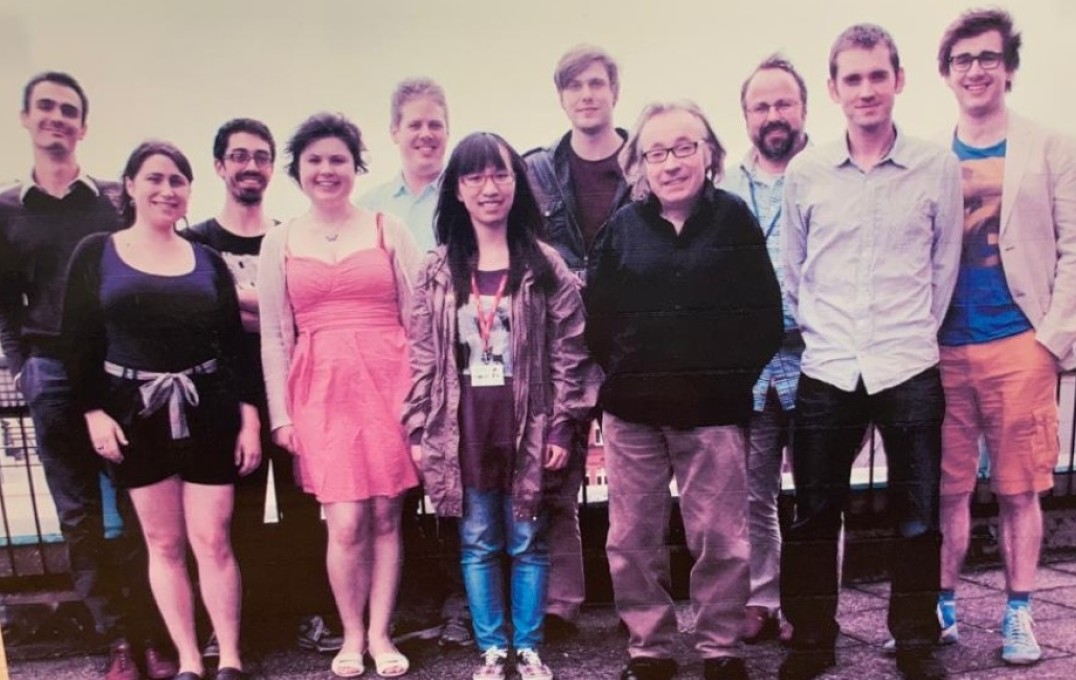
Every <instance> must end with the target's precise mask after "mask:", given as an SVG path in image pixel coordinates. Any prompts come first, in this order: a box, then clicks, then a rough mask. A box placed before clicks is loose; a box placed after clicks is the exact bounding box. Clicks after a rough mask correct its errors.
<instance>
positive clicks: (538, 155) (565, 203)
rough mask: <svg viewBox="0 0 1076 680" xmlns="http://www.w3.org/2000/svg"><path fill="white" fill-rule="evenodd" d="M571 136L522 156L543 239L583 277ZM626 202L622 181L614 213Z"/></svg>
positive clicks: (584, 251) (584, 257)
mask: <svg viewBox="0 0 1076 680" xmlns="http://www.w3.org/2000/svg"><path fill="white" fill-rule="evenodd" d="M617 134H619V135H620V136H621V137H622V138H624V139H627V138H628V133H627V131H626V130H622V129H620V128H617ZM571 137H572V133H571V132H568V133H567V134H565V135H564V136H563V137H560V138H559V139H557V140H556V141H554V142H553V143H552V144H550V145H549V146H548V147H545V148H537V149H532V150H530V151H528V152H527V153H526V154H525V155H524V156H523V160H524V161H525V162H526V163H527V178H528V179H529V181H530V185H531V191H533V192H534V197H535V198H536V199H537V200H538V207H539V208H541V210H542V216H543V217H544V218H545V234H544V238H543V240H544V241H545V242H546V243H548V244H549V245H551V246H553V247H554V248H556V249H557V252H558V253H560V256H561V257H562V258H564V262H565V264H567V265H568V268H569V269H571V270H572V271H573V272H576V273H579V274H582V272H583V271H584V270H586V268H587V249H586V244H585V241H584V240H583V229H582V227H581V226H580V225H579V204H578V203H577V202H576V200H575V187H574V186H573V185H572V178H571V171H570V169H569V167H568V151H569V149H570V143H571ZM628 199H629V195H628V185H627V183H626V182H624V180H623V179H621V183H620V186H619V187H618V189H617V193H616V197H615V198H614V199H613V203H614V212H615V208H619V207H620V206H622V205H624V204H625V203H627V202H628Z"/></svg>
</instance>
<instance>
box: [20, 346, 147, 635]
mask: <svg viewBox="0 0 1076 680" xmlns="http://www.w3.org/2000/svg"><path fill="white" fill-rule="evenodd" d="M21 383H22V391H23V395H24V396H25V397H26V404H27V406H28V407H29V409H30V416H31V418H32V419H33V421H34V431H35V434H36V438H37V454H38V457H39V458H40V460H41V464H42V466H43V468H44V470H45V481H46V482H47V483H48V487H49V492H50V493H51V494H52V500H53V503H55V505H56V514H57V516H58V517H59V520H60V531H61V533H62V534H63V537H64V541H65V542H66V543H67V552H68V562H69V564H70V570H71V580H72V582H73V584H74V587H75V592H76V593H78V595H79V597H80V598H81V599H82V601H83V603H84V604H85V605H86V607H87V608H88V609H89V610H90V614H91V615H92V616H93V620H94V625H95V626H96V628H97V631H98V632H99V633H101V634H103V635H106V636H108V637H110V638H116V637H120V636H123V635H125V634H126V633H127V631H135V630H138V631H140V632H146V633H147V635H151V636H154V637H155V636H156V634H157V633H158V632H159V631H160V626H161V624H160V622H159V619H158V618H157V616H156V614H155V613H154V612H155V608H154V607H153V603H152V601H151V599H150V591H149V583H148V579H147V576H148V575H147V573H146V566H145V565H146V556H145V550H144V547H143V543H142V540H141V536H140V535H139V528H138V521H137V519H136V518H135V515H134V511H133V508H132V506H131V503H130V499H129V498H128V497H127V493H126V492H124V491H117V492H116V509H117V510H118V512H119V515H120V518H121V519H122V525H123V531H122V535H121V536H119V537H117V538H116V539H115V540H105V529H106V526H105V507H104V504H103V502H102V497H101V494H102V487H103V485H102V482H101V472H102V470H103V469H104V465H103V462H102V459H101V457H100V456H98V455H97V454H96V452H94V450H93V446H92V445H91V443H90V436H89V434H88V433H87V431H86V423H85V421H84V420H83V418H82V414H80V413H77V412H76V409H75V408H74V405H73V404H72V403H71V386H70V383H69V382H68V379H67V373H66V371H65V370H64V366H63V362H61V361H60V360H58V359H51V358H45V357H30V358H29V359H27V360H26V363H25V365H24V366H23V370H22V378H21ZM105 489H106V490H107V487H105ZM110 528H114V527H110ZM124 587H129V588H130V592H131V594H130V597H129V598H124V596H123V589H124ZM125 599H126V600H127V601H125ZM132 609H133V610H134V611H132Z"/></svg>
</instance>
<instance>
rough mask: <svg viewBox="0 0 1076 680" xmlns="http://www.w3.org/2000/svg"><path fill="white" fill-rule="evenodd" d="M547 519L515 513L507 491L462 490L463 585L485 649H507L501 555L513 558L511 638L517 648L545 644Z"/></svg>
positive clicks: (461, 540) (478, 638) (481, 644)
mask: <svg viewBox="0 0 1076 680" xmlns="http://www.w3.org/2000/svg"><path fill="white" fill-rule="evenodd" d="M543 524H544V522H543V520H542V519H541V518H539V519H538V520H522V519H518V518H516V517H514V516H513V513H512V496H511V494H510V493H507V492H505V491H500V490H497V491H476V490H475V489H471V488H466V489H464V490H463V521H461V522H460V544H461V546H460V552H461V554H462V558H461V563H462V566H463V584H464V587H465V588H466V589H467V602H468V604H469V605H470V608H471V617H472V619H473V620H474V636H475V641H476V643H477V644H478V649H479V650H480V651H483V652H484V651H486V650H487V649H489V648H491V647H499V648H501V649H508V631H507V623H506V621H505V609H506V602H505V592H504V569H503V563H502V558H503V556H504V554H505V553H506V552H507V553H508V556H509V557H510V558H511V563H512V564H511V574H512V576H511V588H512V593H511V597H512V602H511V612H512V641H513V647H514V648H515V649H517V650H518V649H538V647H539V645H540V644H541V642H542V615H543V611H544V609H545V591H546V579H547V577H548V575H549V551H548V549H547V547H546V543H545V536H544V531H543V527H542V525H543Z"/></svg>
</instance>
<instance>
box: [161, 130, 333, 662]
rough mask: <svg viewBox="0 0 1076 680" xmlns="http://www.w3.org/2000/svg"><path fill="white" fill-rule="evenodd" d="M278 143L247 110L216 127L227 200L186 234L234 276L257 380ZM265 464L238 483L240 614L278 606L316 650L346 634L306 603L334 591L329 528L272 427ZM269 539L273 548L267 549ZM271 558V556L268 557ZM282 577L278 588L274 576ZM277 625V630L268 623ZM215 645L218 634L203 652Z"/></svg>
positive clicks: (319, 606) (255, 617)
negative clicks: (271, 497) (268, 507)
mask: <svg viewBox="0 0 1076 680" xmlns="http://www.w3.org/2000/svg"><path fill="white" fill-rule="evenodd" d="M275 160H276V143H275V142H274V140H273V135H272V133H271V132H270V131H269V128H268V127H267V126H266V125H265V124H264V123H262V122H261V121H258V120H254V119H251V118H235V119H233V120H229V121H228V122H226V123H224V125H222V126H221V127H220V129H219V130H217V134H216V137H215V138H214V140H213V167H214V169H215V170H216V172H217V176H218V177H220V178H221V180H223V181H224V185H225V189H226V193H225V197H224V207H223V208H222V209H221V212H220V214H219V215H217V217H215V218H210V219H208V220H206V221H204V222H200V223H198V224H194V225H192V226H190V227H188V228H187V229H185V230H183V232H182V234H183V236H185V237H186V238H188V239H190V240H191V241H197V242H199V243H202V244H204V245H207V246H209V247H210V248H212V249H214V250H216V251H217V252H218V253H220V255H221V257H222V258H224V261H225V263H226V264H227V265H228V269H229V270H230V271H231V273H232V277H233V278H234V279H235V285H236V291H237V293H238V297H239V313H240V315H241V317H242V321H243V329H244V330H245V331H246V334H245V335H246V337H245V338H244V343H245V351H244V353H243V363H242V365H241V366H240V370H242V371H244V372H246V373H248V374H249V375H251V376H254V378H253V380H254V382H256V383H259V384H261V383H263V382H264V378H263V377H262V361H261V335H260V333H259V321H258V319H259V317H258V291H257V285H256V284H257V277H258V254H259V253H260V252H261V244H262V239H263V238H264V237H265V234H266V232H268V231H269V230H270V229H271V228H273V226H275V225H276V224H277V222H276V220H273V219H271V218H269V217H268V216H266V215H265V211H264V208H263V206H262V199H263V198H264V196H265V190H266V188H267V187H268V186H269V181H270V180H271V179H272V177H273V162H274V161H275ZM258 408H259V411H260V412H261V422H262V423H265V424H268V423H269V417H268V414H267V407H266V405H265V403H264V395H263V403H261V404H258ZM262 451H264V452H265V454H266V455H265V456H263V459H262V464H261V465H260V466H258V469H257V470H256V471H255V472H254V473H252V474H250V475H247V476H246V477H242V478H241V480H240V482H239V484H238V485H237V486H236V497H235V513H234V519H233V524H234V526H235V548H236V555H237V558H238V560H239V563H240V567H241V570H242V572H243V574H245V575H246V578H244V579H243V581H244V584H243V585H244V591H245V592H244V600H245V601H246V602H245V605H246V606H244V607H243V612H244V619H246V620H247V621H248V622H249V623H250V625H248V626H246V628H247V629H252V628H253V629H257V628H259V627H261V626H264V625H265V624H266V623H267V622H270V621H273V620H274V619H275V617H274V616H273V615H274V614H276V615H283V616H284V618H285V620H287V621H289V622H291V621H298V626H299V629H298V637H297V640H298V644H299V646H300V647H304V648H307V649H314V650H317V651H319V652H335V651H339V650H340V647H341V645H342V644H343V638H341V637H340V636H339V635H337V634H334V633H333V632H332V631H331V630H330V629H329V628H328V626H327V624H326V622H325V619H324V617H322V616H318V615H310V612H311V611H319V612H323V611H328V610H329V609H330V608H331V606H332V598H331V593H330V591H329V584H328V581H327V578H326V574H325V570H324V569H323V568H321V566H320V564H321V562H320V558H318V557H317V556H318V555H323V554H324V552H325V544H324V536H325V531H324V529H323V528H322V526H321V520H320V506H319V505H318V503H317V501H316V500H314V498H313V497H312V496H310V495H308V494H306V493H304V492H303V491H302V489H300V488H299V486H298V484H297V482H296V480H295V476H294V474H293V470H294V468H293V462H294V461H293V460H292V457H291V454H289V453H288V452H287V451H285V450H284V449H281V448H280V447H279V446H277V445H276V444H274V443H273V438H272V433H271V432H270V431H269V428H268V426H267V425H266V427H264V428H263V432H262ZM270 465H272V468H273V481H274V485H275V486H274V491H275V498H276V516H277V527H276V531H274V530H273V529H272V528H271V527H269V526H268V525H267V524H266V523H265V518H264V515H265V501H266V493H267V490H268V475H269V467H270ZM274 548H275V550H273V549H274ZM266 557H269V558H270V560H268V561H269V562H271V564H267V563H266V562H267V560H266V559H265V558H266ZM277 583H287V584H289V585H288V587H287V588H285V589H283V590H281V589H279V588H275V587H274V584H277ZM271 632H277V633H279V632H282V631H279V630H278V631H270V633H271ZM216 652H217V646H216V642H215V637H211V638H210V641H209V643H208V644H207V645H206V655H207V656H211V655H214V654H215V653H216Z"/></svg>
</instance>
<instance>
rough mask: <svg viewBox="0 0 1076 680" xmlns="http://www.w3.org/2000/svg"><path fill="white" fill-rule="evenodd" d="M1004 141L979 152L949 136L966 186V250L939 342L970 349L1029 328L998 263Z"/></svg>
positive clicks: (1003, 172)
mask: <svg viewBox="0 0 1076 680" xmlns="http://www.w3.org/2000/svg"><path fill="white" fill-rule="evenodd" d="M1005 145H1006V142H1005V141H1004V140H1002V141H1001V142H999V143H997V144H995V145H994V146H990V147H986V148H983V149H979V148H975V147H971V146H968V145H967V144H964V143H963V142H961V141H960V140H959V139H957V138H956V137H955V136H954V137H953V151H954V152H955V153H956V155H957V157H958V158H959V159H960V171H961V175H962V177H963V184H964V247H963V250H962V251H961V259H960V273H959V274H958V276H957V280H956V289H955V290H954V291H953V299H952V302H951V303H950V304H949V312H948V313H947V314H946V316H945V321H944V323H942V327H941V330H940V331H939V333H938V342H939V343H941V344H942V345H946V346H962V345H974V344H979V343H984V342H990V341H992V340H1000V339H1001V338H1008V337H1011V336H1013V335H1017V334H1019V333H1023V332H1024V331H1027V330H1030V329H1031V323H1030V322H1029V321H1028V320H1027V317H1026V316H1024V313H1023V312H1022V311H1020V308H1019V307H1018V306H1017V305H1016V302H1015V301H1014V300H1013V297H1012V293H1010V292H1009V285H1008V283H1007V282H1006V281H1005V270H1004V268H1003V267H1002V264H1001V248H1000V243H999V242H1000V233H1001V187H1002V182H1003V179H1004V176H1005Z"/></svg>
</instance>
